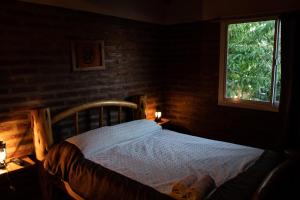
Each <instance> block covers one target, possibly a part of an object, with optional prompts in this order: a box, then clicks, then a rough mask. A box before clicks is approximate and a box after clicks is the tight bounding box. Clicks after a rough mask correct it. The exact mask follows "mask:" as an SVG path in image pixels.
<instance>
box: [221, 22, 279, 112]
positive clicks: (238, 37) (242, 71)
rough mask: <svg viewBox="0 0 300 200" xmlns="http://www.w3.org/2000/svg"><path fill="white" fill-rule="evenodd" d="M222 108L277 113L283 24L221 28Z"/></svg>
mask: <svg viewBox="0 0 300 200" xmlns="http://www.w3.org/2000/svg"><path fill="white" fill-rule="evenodd" d="M220 44H221V45H220V76H219V77H220V80H219V100H218V101H219V105H225V106H235V107H243V108H252V109H261V110H270V111H278V105H279V99H280V86H281V84H280V77H281V65H280V63H281V61H280V21H279V20H278V19H264V20H257V21H246V22H245V21H244V22H241V21H235V22H224V23H222V24H221V43H220Z"/></svg>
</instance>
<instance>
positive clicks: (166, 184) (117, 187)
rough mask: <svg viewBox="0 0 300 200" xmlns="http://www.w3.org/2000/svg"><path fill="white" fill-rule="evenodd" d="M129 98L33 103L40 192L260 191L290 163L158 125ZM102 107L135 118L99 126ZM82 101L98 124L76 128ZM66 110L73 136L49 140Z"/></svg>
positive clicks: (213, 199)
mask: <svg viewBox="0 0 300 200" xmlns="http://www.w3.org/2000/svg"><path fill="white" fill-rule="evenodd" d="M133 100H134V102H129V101H119V100H109V101H97V102H92V103H88V104H83V105H79V106H76V107H73V108H70V109H67V110H66V111H63V112H61V113H59V114H57V115H55V116H53V117H51V115H50V109H49V108H46V109H38V110H35V111H32V121H33V129H34V143H35V150H36V157H37V159H38V160H40V161H41V177H42V179H43V181H42V183H43V188H44V189H43V193H44V199H57V198H58V197H57V196H56V194H55V193H56V191H58V190H61V191H64V193H66V194H67V195H68V196H69V197H71V198H73V199H112V200H114V199H124V200H125V199H128V200H131V199H136V200H144V199H145V200H150V199H151V200H156V199H157V200H160V199H166V200H167V199H170V200H172V199H173V200H174V199H186V200H187V199H191V200H221V199H231V200H234V199H241V200H242V199H245V200H246V199H262V196H264V197H266V196H269V195H268V193H270V192H269V190H270V188H272V185H274V184H273V182H274V180H277V179H278V180H277V181H276V182H279V180H280V178H278V177H280V176H278V174H281V172H282V171H286V168H287V166H290V165H289V164H286V159H285V156H284V155H283V154H281V153H278V152H273V151H267V150H262V149H258V148H253V147H248V146H243V145H237V144H231V143H228V142H222V141H215V140H209V139H205V138H201V137H195V136H190V135H186V134H182V133H178V132H174V131H171V130H165V129H162V128H161V127H160V126H159V125H157V124H156V123H155V122H154V121H150V120H146V119H143V118H145V112H144V111H145V97H136V98H133ZM104 107H115V108H117V110H118V114H117V121H118V122H122V119H121V116H122V111H123V110H124V109H126V108H127V109H130V110H132V112H130V113H131V114H132V119H133V120H132V121H128V122H124V123H120V124H117V125H113V126H102V125H103V115H104V113H103V112H104V109H103V108H104ZM87 109H97V110H98V111H99V128H97V129H93V130H89V131H87V132H84V133H81V134H79V121H80V120H79V114H78V113H79V112H82V111H83V110H87ZM126 113H127V114H128V110H127V111H126ZM68 117H73V119H74V127H75V128H74V132H75V134H74V136H72V137H69V138H67V139H66V140H63V141H59V142H55V144H54V142H53V131H52V130H53V125H55V124H56V123H58V122H59V121H61V120H63V119H65V118H68ZM279 171H280V173H278V172H279ZM274 174H276V175H277V176H276V178H275V179H274V177H275V176H274ZM281 176H282V175H281ZM271 183H272V184H271ZM270 185H271V186H270Z"/></svg>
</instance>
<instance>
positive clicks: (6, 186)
mask: <svg viewBox="0 0 300 200" xmlns="http://www.w3.org/2000/svg"><path fill="white" fill-rule="evenodd" d="M22 160H23V161H24V164H23V165H22V166H20V165H17V164H15V163H13V162H8V163H7V166H6V169H0V196H3V197H5V198H6V199H10V200H12V199H33V200H34V199H41V198H40V187H39V183H38V170H37V165H36V163H35V162H34V161H33V160H32V159H31V158H29V157H24V158H22Z"/></svg>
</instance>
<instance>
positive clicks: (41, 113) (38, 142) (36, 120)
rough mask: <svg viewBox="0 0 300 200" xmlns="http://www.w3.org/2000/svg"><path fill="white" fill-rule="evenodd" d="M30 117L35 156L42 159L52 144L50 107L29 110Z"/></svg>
mask: <svg viewBox="0 0 300 200" xmlns="http://www.w3.org/2000/svg"><path fill="white" fill-rule="evenodd" d="M31 119H32V128H33V140H34V147H35V154H36V158H37V159H38V160H40V161H42V160H44V158H45V155H46V154H47V152H48V150H49V148H50V147H51V146H52V145H53V133H52V127H51V116H50V109H49V108H43V109H37V110H33V111H31Z"/></svg>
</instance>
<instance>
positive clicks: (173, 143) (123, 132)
mask: <svg viewBox="0 0 300 200" xmlns="http://www.w3.org/2000/svg"><path fill="white" fill-rule="evenodd" d="M115 127H117V128H115ZM155 127H156V128H155ZM103 131H104V132H105V134H103ZM115 131H117V132H115ZM140 131H143V133H141V132H140ZM91 133H92V134H91ZM131 134H132V135H133V136H132V135H131ZM67 141H69V142H71V143H73V144H75V145H76V146H77V147H79V149H81V151H82V152H83V154H84V156H85V157H86V158H87V159H90V160H92V161H94V162H96V163H99V164H100V165H102V166H104V167H106V168H109V169H111V170H113V171H116V172H118V173H120V174H123V175H124V176H127V177H129V178H131V179H134V180H136V181H139V182H141V183H143V184H145V185H148V186H150V187H153V188H155V189H156V190H158V191H160V192H162V193H165V194H171V191H172V185H173V184H174V183H176V182H178V181H179V180H181V179H183V178H184V177H187V176H189V175H195V176H197V177H198V178H199V179H201V178H203V176H205V175H209V176H211V177H212V178H213V180H214V181H215V184H216V186H220V185H221V184H222V183H224V182H226V181H228V180H229V179H231V178H233V177H235V176H236V175H237V174H239V173H240V172H243V171H244V170H245V169H247V168H248V167H249V166H250V165H251V164H253V163H254V162H255V160H256V159H257V158H258V157H259V156H260V155H261V154H262V153H263V150H261V149H257V148H252V147H247V146H242V145H236V144H231V143H227V142H220V141H214V140H209V139H204V138H200V137H195V136H190V135H185V134H180V133H177V132H173V131H169V130H162V129H161V128H160V127H159V126H157V125H156V124H151V123H149V122H147V120H139V121H133V122H129V123H123V124H120V125H117V126H112V127H105V129H103V128H101V129H96V130H93V131H89V133H84V134H82V135H79V136H75V138H74V137H73V138H70V139H68V140H67ZM81 141H82V143H81Z"/></svg>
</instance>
